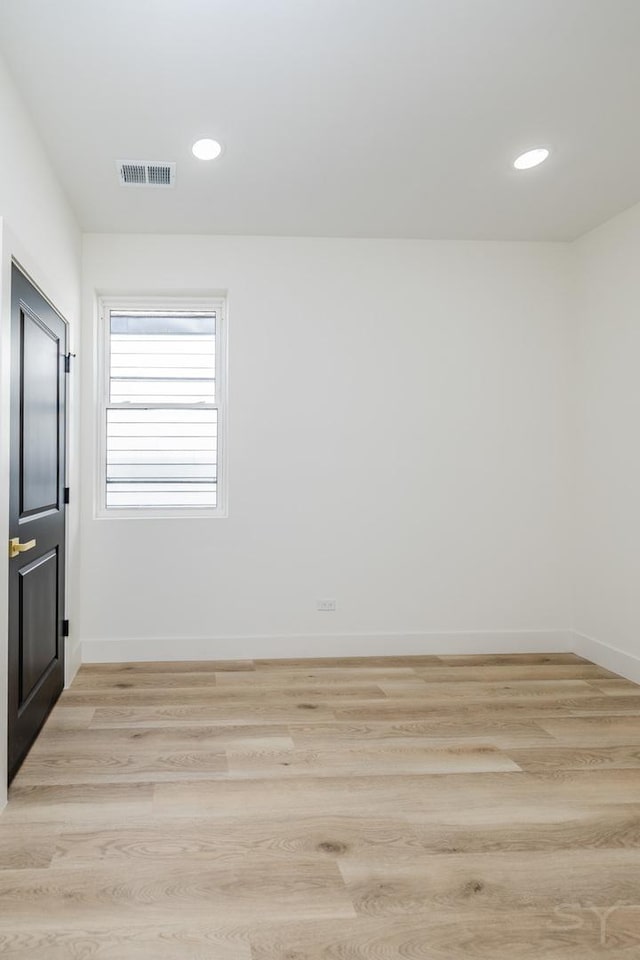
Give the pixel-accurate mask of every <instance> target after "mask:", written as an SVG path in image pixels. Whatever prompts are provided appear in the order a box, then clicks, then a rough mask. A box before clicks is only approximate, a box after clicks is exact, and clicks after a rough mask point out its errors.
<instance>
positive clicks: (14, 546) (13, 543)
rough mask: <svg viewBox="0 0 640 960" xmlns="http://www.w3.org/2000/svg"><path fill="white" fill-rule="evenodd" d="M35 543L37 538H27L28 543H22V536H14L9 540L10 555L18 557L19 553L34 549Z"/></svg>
mask: <svg viewBox="0 0 640 960" xmlns="http://www.w3.org/2000/svg"><path fill="white" fill-rule="evenodd" d="M35 545H36V541H35V540H27V542H26V543H20V537H12V538H11V540H9V556H10V557H11V559H13V557H17V556H18V554H19V553H26V551H27V550H33V548H34V547H35Z"/></svg>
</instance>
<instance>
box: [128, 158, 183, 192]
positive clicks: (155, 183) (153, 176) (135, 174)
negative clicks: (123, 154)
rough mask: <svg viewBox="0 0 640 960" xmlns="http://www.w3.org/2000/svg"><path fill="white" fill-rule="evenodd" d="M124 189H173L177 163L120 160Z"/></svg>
mask: <svg viewBox="0 0 640 960" xmlns="http://www.w3.org/2000/svg"><path fill="white" fill-rule="evenodd" d="M116 166H117V167H118V176H119V177H120V185H121V186H122V187H172V186H173V185H174V184H175V182H176V165H175V163H164V162H162V161H160V160H118V161H117V162H116Z"/></svg>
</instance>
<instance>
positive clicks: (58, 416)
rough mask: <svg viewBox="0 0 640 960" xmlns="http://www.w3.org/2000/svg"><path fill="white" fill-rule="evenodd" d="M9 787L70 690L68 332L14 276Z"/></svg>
mask: <svg viewBox="0 0 640 960" xmlns="http://www.w3.org/2000/svg"><path fill="white" fill-rule="evenodd" d="M11 342H12V347H11V491H10V500H9V536H10V538H11V539H10V541H9V780H11V778H12V777H13V776H14V774H15V773H16V771H17V769H18V767H19V766H20V764H21V763H22V761H23V760H24V758H25V756H26V754H27V752H28V750H29V748H30V747H31V745H32V743H33V741H34V740H35V738H36V736H37V734H38V731H39V730H40V728H41V726H42V724H43V723H44V721H45V720H46V717H47V714H48V713H49V711H50V710H51V707H52V706H53V705H54V703H55V702H56V700H57V698H58V696H59V695H60V691H61V690H62V688H63V686H64V639H63V619H64V569H65V568H64V553H65V505H64V501H65V496H64V490H65V403H66V382H65V381H66V378H65V355H66V349H67V325H66V323H65V322H64V320H63V319H62V318H61V317H60V316H59V314H57V313H56V311H55V310H54V309H53V307H52V306H51V305H50V304H49V303H48V302H47V301H46V300H45V299H44V297H43V296H42V295H41V294H40V293H38V291H37V290H36V289H35V287H33V285H32V284H31V283H30V282H29V281H28V280H27V278H26V277H25V276H24V274H23V273H21V272H20V270H19V269H18V268H17V267H16V266H14V267H13V269H12V274H11Z"/></svg>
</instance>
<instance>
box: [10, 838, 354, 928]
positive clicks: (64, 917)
mask: <svg viewBox="0 0 640 960" xmlns="http://www.w3.org/2000/svg"><path fill="white" fill-rule="evenodd" d="M292 912H293V913H294V914H298V915H299V916H300V917H308V918H314V917H337V918H338V917H352V916H355V912H354V907H353V905H352V902H351V899H350V897H349V896H348V894H347V893H346V891H345V885H344V882H343V880H342V877H341V875H340V872H339V870H338V867H337V865H336V864H335V863H334V862H333V861H330V860H324V861H322V862H320V861H319V860H318V859H317V858H314V859H313V860H307V859H305V858H303V857H293V856H292V857H291V858H290V860H289V861H287V862H286V863H284V862H278V861H273V860H268V861H267V862H266V863H264V862H262V861H261V860H260V858H259V856H256V855H252V856H245V859H244V863H243V864H242V865H240V864H235V865H233V866H232V867H229V866H227V865H225V864H220V863H215V862H212V861H208V862H204V861H202V860H200V861H198V862H193V863H191V862H189V860H188V858H185V859H183V860H181V861H179V862H177V861H176V860H175V859H174V860H169V861H168V862H164V861H162V860H159V861H154V862H153V863H149V862H148V861H146V860H138V861H135V862H134V861H131V860H130V861H129V862H128V863H127V868H126V872H123V869H122V864H119V863H112V862H109V863H107V864H102V863H101V864H97V865H96V864H94V863H91V864H89V865H83V866H79V867H78V866H64V867H63V866H60V867H57V868H56V869H55V870H45V871H43V870H4V871H0V930H2V928H3V927H4V928H5V929H6V928H7V927H9V928H11V926H12V925H13V924H16V923H17V924H20V923H21V922H22V923H26V922H28V923H29V924H30V925H31V927H32V929H43V928H45V929H46V928H47V926H48V925H49V924H50V922H51V920H50V917H51V916H52V915H55V917H56V922H60V923H67V924H68V923H69V922H71V921H73V922H74V923H77V924H83V925H84V924H86V925H89V926H98V925H101V924H103V925H112V924H113V925H116V926H117V925H121V924H123V923H126V920H127V918H128V917H131V918H132V920H133V921H134V922H135V923H138V924H140V923H143V922H144V923H145V924H148V925H150V926H151V925H153V924H162V923H163V922H165V921H166V919H167V916H168V915H169V916H173V917H175V918H178V917H179V918H181V920H182V921H183V922H188V920H189V919H190V918H193V920H194V921H195V922H196V923H197V922H198V921H202V920H204V919H205V918H207V919H208V920H209V922H211V923H214V922H218V923H220V922H225V921H226V922H228V921H233V920H245V921H246V920H249V919H253V918H254V917H256V914H257V916H258V917H261V916H262V917H264V918H269V919H275V918H277V917H279V916H280V917H285V918H286V917H288V916H290V915H291V913H292Z"/></svg>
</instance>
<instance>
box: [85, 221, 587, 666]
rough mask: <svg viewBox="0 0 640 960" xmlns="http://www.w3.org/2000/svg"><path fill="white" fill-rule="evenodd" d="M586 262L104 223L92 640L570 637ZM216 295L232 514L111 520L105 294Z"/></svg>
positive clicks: (98, 256) (303, 649) (91, 441)
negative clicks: (106, 503) (223, 329)
mask: <svg viewBox="0 0 640 960" xmlns="http://www.w3.org/2000/svg"><path fill="white" fill-rule="evenodd" d="M569 260H570V253H569V249H568V248H567V246H566V245H561V244H557V245H554V244H525V243H444V242H443V243H440V242H438V243H431V242H421V241H407V242H399V241H366V240H353V241H345V240H289V239H268V238H213V237H206V236H197V237H186V236H182V237H168V236H164V237H162V236H125V235H120V236H114V235H108V236H107V235H90V236H87V237H85V245H84V270H83V275H84V291H85V292H84V305H83V315H84V321H85V328H84V330H83V338H84V340H83V359H82V364H83V374H84V376H83V403H82V406H83V424H82V450H83V454H82V457H83V462H82V557H83V564H82V575H81V591H80V602H81V618H80V635H81V637H82V639H83V641H84V644H83V651H84V656H85V657H86V658H87V659H94V658H95V659H104V658H107V659H120V658H123V659H127V658H134V659H135V658H136V657H139V658H140V659H144V658H147V657H156V658H164V657H169V656H174V657H178V658H180V657H189V656H191V657H193V656H211V657H215V656H260V655H262V656H274V657H275V656H280V655H282V656H288V655H294V656H304V655H305V654H306V655H317V654H319V653H322V652H326V653H328V654H335V653H338V652H345V653H349V652H351V653H358V652H360V653H368V652H376V651H378V652H388V653H393V652H402V651H405V652H411V651H412V650H424V649H429V648H430V647H434V646H437V647H438V648H439V649H450V650H452V651H455V650H457V649H477V650H480V651H486V650H492V649H495V650H498V649H513V648H514V646H515V648H516V649H533V648H536V647H537V648H538V649H544V648H552V647H554V646H556V647H557V646H560V647H561V648H562V647H564V648H566V646H567V643H566V634H563V633H558V631H559V630H560V631H561V630H563V629H566V628H569V627H570V626H571V611H570V587H569V579H568V578H569V571H568V539H569V524H568V514H569V510H568V494H569V472H570V463H569V454H568V431H569V400H568V383H567V368H568V363H569V359H570V343H569V333H570V311H569V300H568V297H569V292H570V291H569V286H570V285H569V279H570V271H569V269H568V265H569ZM220 290H226V291H228V298H229V300H228V302H229V322H230V370H231V374H230V437H229V439H230V448H229V451H228V453H229V459H230V492H229V502H230V516H229V518H228V519H218V520H208V521H195V520H184V521H179V520H141V519H136V520H130V521H127V520H112V519H106V520H105V519H100V520H96V519H94V517H93V502H92V493H93V479H94V470H95V469H96V460H95V418H94V407H93V405H94V397H93V394H92V384H93V380H94V377H93V366H92V364H93V362H94V358H93V355H92V353H93V350H92V347H93V339H92V338H93V321H94V315H95V293H96V291H100V292H103V293H122V292H131V293H143V294H144V293H164V292H166V293H174V292H179V291H183V292H189V293H193V292H207V291H220ZM320 597H335V598H337V602H338V610H337V612H336V613H335V614H326V613H324V614H323V613H318V612H316V609H315V603H316V599H317V598H320ZM478 631H479V633H477V632H478ZM482 631H488V633H487V634H486V635H485V634H483V633H482ZM519 631H522V633H519ZM537 631H541V633H539V634H538V633H537ZM502 632H505V633H502ZM426 634H435V636H433V637H428V636H426ZM443 634H447V636H443Z"/></svg>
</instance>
